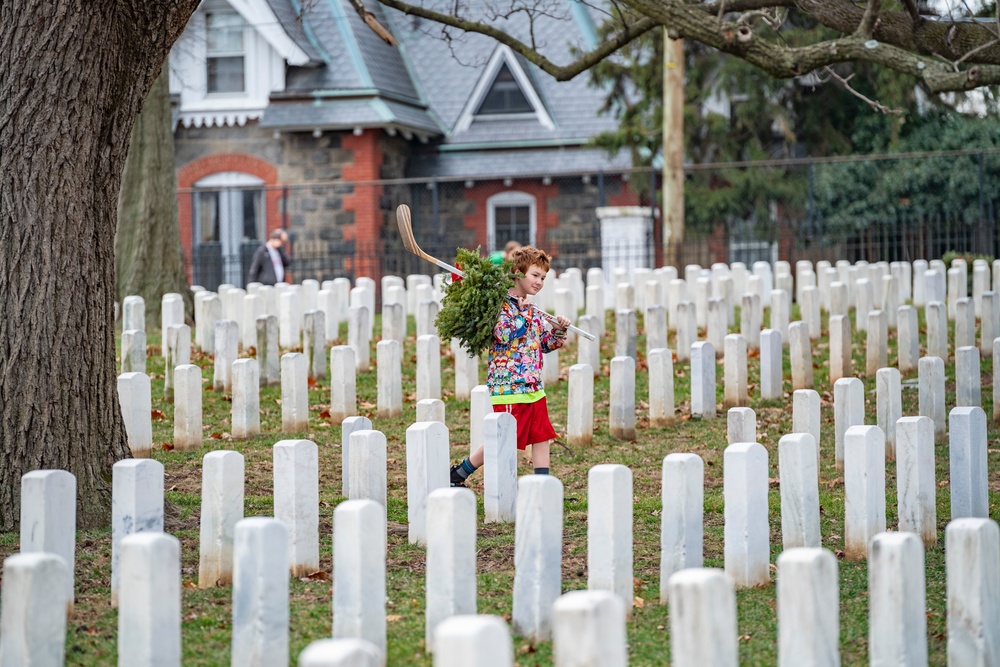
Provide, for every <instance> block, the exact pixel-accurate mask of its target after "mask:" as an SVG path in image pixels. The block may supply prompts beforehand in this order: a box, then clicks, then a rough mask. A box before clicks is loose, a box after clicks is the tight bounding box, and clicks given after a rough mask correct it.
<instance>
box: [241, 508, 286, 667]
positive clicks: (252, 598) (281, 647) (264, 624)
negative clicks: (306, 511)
mask: <svg viewBox="0 0 1000 667" xmlns="http://www.w3.org/2000/svg"><path fill="white" fill-rule="evenodd" d="M288 541H289V540H288V529H287V528H286V526H285V525H284V524H283V523H282V522H281V521H278V520H277V519H271V518H268V517H253V518H250V519H243V520H241V521H240V522H239V523H237V524H236V527H235V531H234V546H233V552H234V554H235V564H234V567H233V634H232V664H234V665H247V666H248V667H265V666H267V667H269V666H271V665H274V666H275V667H287V665H288V625H289V621H288V616H289V613H288V551H289V550H288Z"/></svg>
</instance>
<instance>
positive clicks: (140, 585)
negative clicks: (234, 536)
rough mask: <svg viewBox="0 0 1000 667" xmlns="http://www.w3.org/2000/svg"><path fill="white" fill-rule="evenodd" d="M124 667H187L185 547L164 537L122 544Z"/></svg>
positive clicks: (138, 537)
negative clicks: (182, 666)
mask: <svg viewBox="0 0 1000 667" xmlns="http://www.w3.org/2000/svg"><path fill="white" fill-rule="evenodd" d="M119 550H120V551H121V563H120V568H119V569H120V570H121V574H120V579H121V581H120V584H121V585H120V594H119V600H118V602H119V604H118V665H119V667H126V666H129V667H131V666H132V665H165V666H166V665H172V666H173V665H177V666H179V665H180V664H181V543H180V541H178V539H177V538H176V537H174V536H173V535H166V534H164V533H162V532H143V533H139V534H132V535H129V536H128V537H125V538H124V539H123V540H122V541H121V546H120V547H119Z"/></svg>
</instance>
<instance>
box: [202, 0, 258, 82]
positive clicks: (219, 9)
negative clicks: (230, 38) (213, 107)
mask: <svg viewBox="0 0 1000 667" xmlns="http://www.w3.org/2000/svg"><path fill="white" fill-rule="evenodd" d="M206 4H208V3H206ZM213 14H214V15H220V14H221V15H225V14H229V15H231V16H235V17H237V18H239V20H240V22H241V23H242V24H243V36H242V38H241V40H240V42H241V44H240V50H239V52H236V51H221V52H219V53H211V52H210V51H209V48H208V41H209V40H208V33H209V30H210V28H209V26H208V17H209V16H210V15H213ZM249 28H250V24H249V22H248V21H247V20H246V17H244V16H243V15H242V14H240V13H239V12H238V11H236V10H235V9H233V7H231V6H230V5H228V4H226V3H213V4H212V5H210V6H208V7H207V8H206V9H205V96H206V97H209V98H212V97H246V96H247V95H248V94H249V88H250V86H249V79H250V74H251V73H250V71H249V69H250V64H251V63H250V60H251V58H250V53H249V50H248V49H247V44H248V42H249V38H250V32H249ZM237 56H238V57H240V58H242V59H243V88H242V89H240V90H225V91H210V90H209V89H208V62H209V60H211V59H212V58H232V57H237Z"/></svg>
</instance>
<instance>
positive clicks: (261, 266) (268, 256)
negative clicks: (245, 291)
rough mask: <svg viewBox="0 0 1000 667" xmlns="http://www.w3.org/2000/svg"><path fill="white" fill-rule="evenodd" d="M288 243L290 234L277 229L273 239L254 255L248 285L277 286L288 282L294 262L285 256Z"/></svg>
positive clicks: (272, 235)
mask: <svg viewBox="0 0 1000 667" xmlns="http://www.w3.org/2000/svg"><path fill="white" fill-rule="evenodd" d="M286 243H288V233H287V232H286V231H285V230H283V229H276V230H274V231H273V232H271V238H269V239H268V240H267V242H266V243H264V244H263V245H261V246H260V247H259V248H257V250H256V252H254V254H253V259H252V260H251V261H250V274H249V276H247V282H248V283H261V284H262V285H275V284H277V283H280V282H288V280H289V278H290V276H289V274H288V271H287V269H288V267H289V265H291V263H292V260H291V259H289V257H288V255H286V254H285V251H284V247H285V244H286Z"/></svg>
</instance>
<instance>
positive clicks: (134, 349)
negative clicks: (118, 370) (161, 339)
mask: <svg viewBox="0 0 1000 667" xmlns="http://www.w3.org/2000/svg"><path fill="white" fill-rule="evenodd" d="M145 372H146V332H144V331H140V330H138V329H129V330H128V331H123V332H122V373H145Z"/></svg>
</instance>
